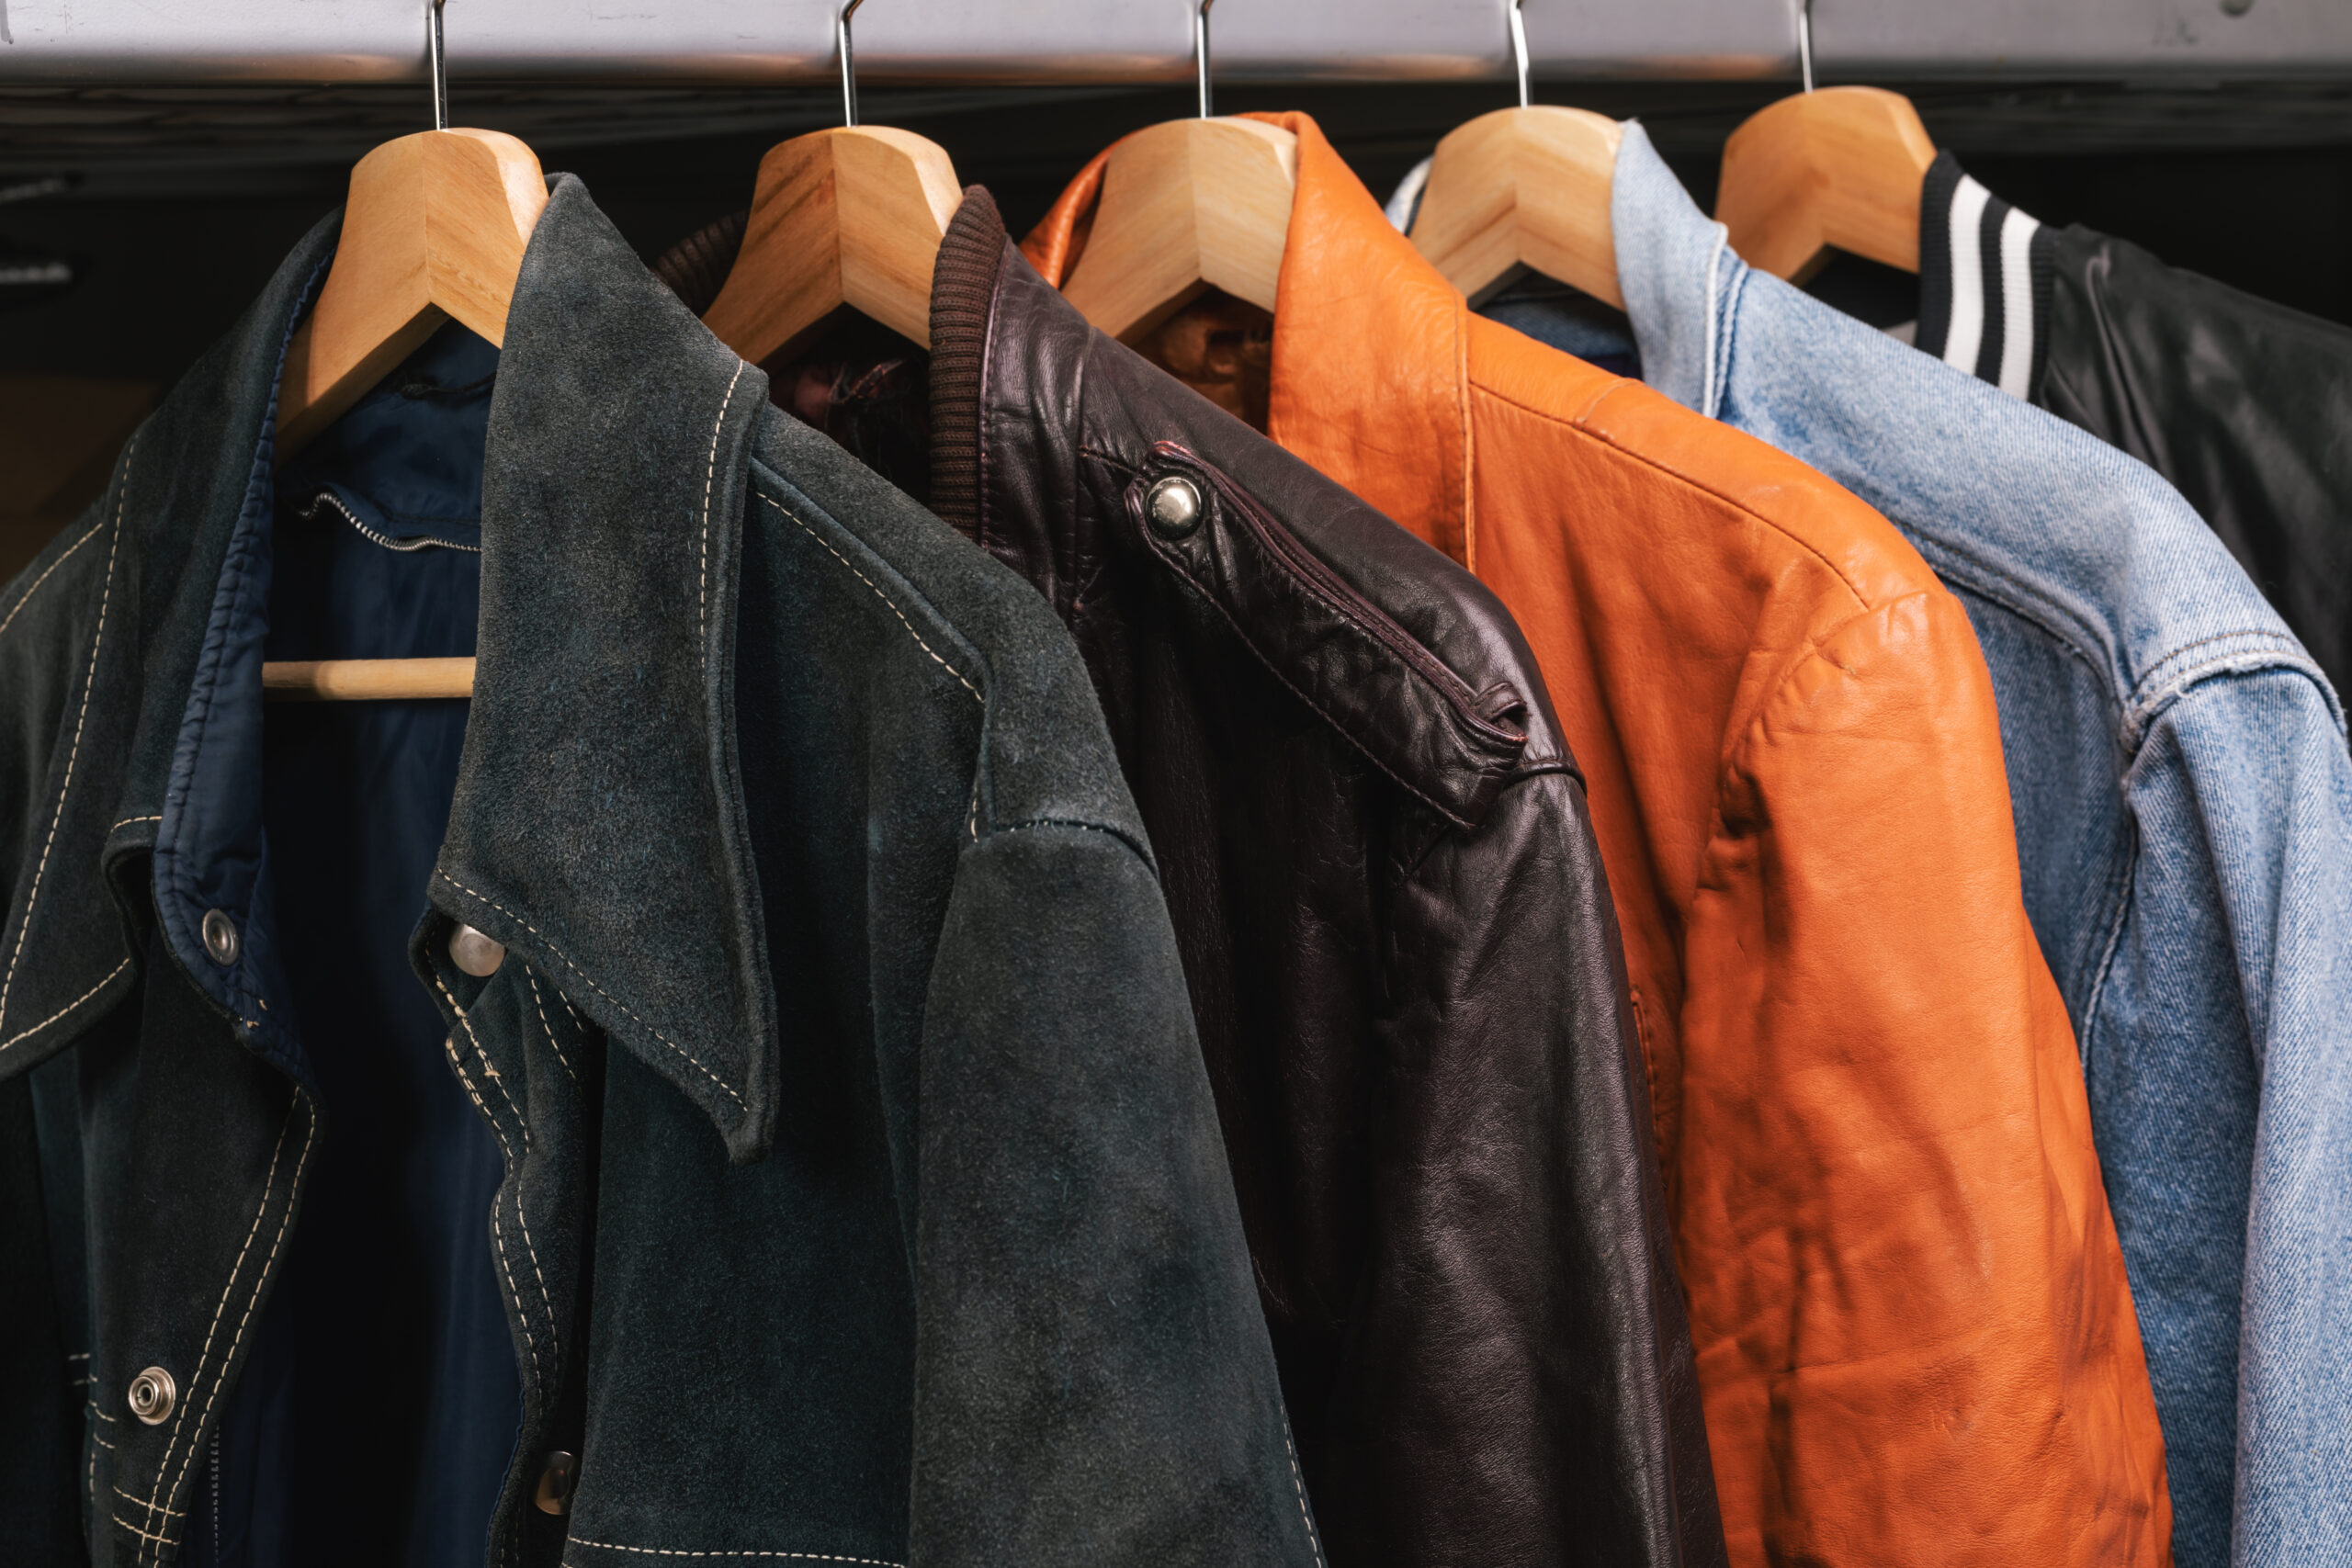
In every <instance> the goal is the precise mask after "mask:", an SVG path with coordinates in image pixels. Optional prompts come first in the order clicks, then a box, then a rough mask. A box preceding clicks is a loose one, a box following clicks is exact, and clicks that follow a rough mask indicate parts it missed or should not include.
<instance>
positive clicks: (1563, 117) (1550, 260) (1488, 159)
mask: <svg viewBox="0 0 2352 1568" xmlns="http://www.w3.org/2000/svg"><path fill="white" fill-rule="evenodd" d="M1623 135H1624V132H1623V128H1622V127H1621V126H1620V125H1619V124H1618V123H1617V122H1616V121H1615V120H1613V119H1611V118H1608V117H1607V116H1606V115H1598V114H1594V113H1592V112H1591V111H1589V110H1587V109H1574V108H1564V107H1558V106H1556V105H1550V104H1544V105H1537V106H1533V107H1527V108H1509V109H1497V110H1495V111H1494V112H1493V113H1492V114H1483V115H1480V116H1479V117H1478V118H1476V119H1474V120H1472V121H1470V122H1469V123H1468V124H1466V125H1463V126H1459V127H1457V128H1456V129H1454V130H1453V131H1451V132H1449V133H1448V134H1447V136H1446V138H1445V139H1444V140H1443V141H1440V142H1439V143H1438V144H1437V151H1436V152H1435V153H1434V154H1432V155H1431V157H1430V175H1429V184H1428V185H1427V186H1425V187H1424V188H1423V192H1422V196H1421V206H1420V211H1419V215H1418V216H1417V217H1416V218H1415V219H1414V221H1413V232H1412V238H1413V244H1414V246H1415V247H1416V248H1417V249H1419V251H1420V253H1421V254H1423V255H1424V256H1427V257H1428V258H1429V260H1430V265H1433V266H1435V267H1436V268H1437V269H1438V270H1439V271H1440V272H1442V273H1443V274H1445V276H1446V278H1447V280H1448V281H1449V282H1451V283H1452V284H1453V286H1454V287H1455V288H1458V289H1460V290H1461V291H1462V292H1463V293H1464V295H1466V296H1468V298H1469V299H1470V300H1471V302H1472V303H1474V304H1476V303H1477V302H1478V301H1479V300H1481V299H1483V298H1484V297H1486V296H1487V295H1488V294H1490V293H1492V292H1493V291H1494V290H1495V289H1496V288H1498V287H1500V286H1501V285H1502V284H1504V283H1505V282H1507V281H1509V279H1510V276H1512V274H1513V273H1514V272H1515V271H1516V269H1517V268H1519V267H1521V266H1525V267H1528V268H1530V269H1532V270H1533V271H1535V272H1539V273H1542V274H1543V275H1544V276H1546V277H1551V278H1556V279H1557V280H1558V281H1560V282H1562V283H1566V284H1568V285H1570V286H1572V287H1574V288H1580V289H1582V290H1583V291H1584V292H1586V293H1587V294H1590V295H1593V296H1594V297H1596V298H1598V299H1605V300H1607V301H1608V302H1609V303H1610V304H1611V305H1616V306H1620V307H1622V306H1623V304H1624V302H1625V299H1624V294H1623V290H1621V289H1620V288H1618V285H1617V247H1616V237H1615V231H1614V229H1613V227H1612V226H1611V222H1610V218H1609V200H1610V192H1611V188H1612V186H1613V182H1614V181H1615V178H1616V173H1617V146H1618V143H1619V142H1620V141H1622V140H1623Z"/></svg>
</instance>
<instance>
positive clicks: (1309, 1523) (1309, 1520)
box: [1283, 1416, 1323, 1562]
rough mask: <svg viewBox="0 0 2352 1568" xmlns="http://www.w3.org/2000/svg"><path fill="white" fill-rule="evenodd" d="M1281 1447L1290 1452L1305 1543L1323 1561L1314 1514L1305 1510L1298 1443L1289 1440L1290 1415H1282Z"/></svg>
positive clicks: (1291, 1478) (1293, 1486)
mask: <svg viewBox="0 0 2352 1568" xmlns="http://www.w3.org/2000/svg"><path fill="white" fill-rule="evenodd" d="M1283 1448H1284V1449H1286V1450H1289V1453H1290V1484H1291V1489H1292V1490H1293V1491H1295V1492H1296V1493H1297V1494H1298V1518H1299V1522H1300V1523H1301V1524H1303V1525H1305V1526H1306V1544H1307V1546H1308V1547H1309V1548H1310V1549H1312V1550H1313V1551H1314V1553H1315V1561H1316V1562H1322V1561H1323V1540H1322V1538H1321V1537H1319V1536H1317V1534H1316V1533H1315V1516H1314V1515H1312V1514H1310V1513H1308V1512H1307V1511H1306V1478H1305V1477H1303V1476H1301V1475H1300V1474H1299V1473H1298V1445H1297V1444H1295V1443H1294V1442H1292V1441H1291V1440H1290V1417H1289V1416H1283Z"/></svg>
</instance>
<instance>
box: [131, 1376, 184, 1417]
mask: <svg viewBox="0 0 2352 1568" xmlns="http://www.w3.org/2000/svg"><path fill="white" fill-rule="evenodd" d="M179 1398H180V1391H179V1388H178V1386H177V1385H176V1384H175V1383H174V1382H172V1374H171V1373H169V1372H167V1371H164V1369H163V1368H161V1367H150V1368H148V1369H147V1370H146V1371H143V1372H141V1373H140V1374H139V1375H138V1376H137V1377H135V1378H133V1379H131V1380H130V1413H131V1414H132V1415H133V1416H138V1417H139V1418H140V1419H141V1421H144V1422H145V1423H147V1425H149V1426H150V1427H160V1426H162V1425H163V1424H164V1422H166V1421H168V1420H170V1419H171V1417H172V1406H173V1405H175V1404H178V1403H179Z"/></svg>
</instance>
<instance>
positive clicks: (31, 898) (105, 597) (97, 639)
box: [0, 436, 139, 1044]
mask: <svg viewBox="0 0 2352 1568" xmlns="http://www.w3.org/2000/svg"><path fill="white" fill-rule="evenodd" d="M138 448H139V438H138V437H137V436H133V437H131V441H130V446H127V447H125V448H123V453H122V486H121V489H120V491H118V493H117V495H116V498H115V508H114V540H113V542H112V543H111V544H110V545H108V546H107V574H106V578H105V581H104V582H103V583H102V585H101V586H100V587H99V590H98V628H97V630H96V631H95V632H93V633H91V634H90V671H89V673H88V674H86V675H85V676H84V677H83V678H82V706H81V709H80V711H79V712H77V713H76V714H75V715H74V745H73V747H72V749H71V750H68V751H67V752H66V753H65V777H64V778H63V779H62V780H61V781H60V782H59V784H58V786H57V806H56V808H55V809H54V810H52V811H51V813H50V817H49V836H48V837H47V838H45V839H43V840H41V845H40V864H39V865H38V866H36V867H35V868H34V869H33V885H32V889H31V891H30V892H28V893H27V894H26V895H25V915H24V920H23V923H21V924H20V925H18V926H17V945H16V948H15V950H14V951H13V952H11V953H9V954H8V973H7V975H6V976H0V1024H6V1022H7V1021H8V990H9V987H12V986H14V985H15V984H16V983H17V964H18V963H19V962H21V961H22V960H23V958H24V956H25V934H26V933H27V932H28V931H31V930H32V929H33V908H34V906H35V905H37V904H39V903H40V884H41V878H42V876H43V875H44V874H46V873H47V872H48V870H49V852H50V851H51V849H53V848H55V847H56V844H57V825H58V824H59V823H60V822H62V821H63V820H64V819H65V797H66V795H68V794H69V793H71V792H72V790H73V788H74V766H75V765H76V764H77V763H78V762H79V761H81V758H82V727H83V726H84V725H85V724H86V723H88V722H89V717H90V691H91V688H92V687H94V686H96V684H97V683H98V651H99V649H103V648H104V647H105V646H106V641H107V605H108V604H112V603H113V601H114V563H115V558H117V557H118V556H119V555H120V554H121V553H122V511H123V506H124V504H125V502H128V501H129V500H130V457H131V454H132V453H133V452H135V451H137V450H138ZM92 532H96V530H95V529H94V530H92ZM82 537H83V538H85V539H86V538H88V537H89V535H88V534H85V535H83V536H82ZM51 570H55V568H54V566H53V565H52V567H51ZM42 575H43V576H47V575H48V573H47V572H44V573H42ZM14 618H15V613H14V612H13V611H12V612H10V619H14ZM4 624H5V623H0V625H4ZM113 977H114V976H111V975H109V976H107V979H109V980H110V979H112V978H113ZM98 983H99V984H100V985H104V984H105V983H106V981H104V980H101V981H100V982H98ZM23 1038H24V1036H23V1035H21V1034H20V1035H18V1036H17V1039H18V1040H21V1039H23ZM10 1043H11V1044H13V1043H15V1042H14V1041H11V1042H10Z"/></svg>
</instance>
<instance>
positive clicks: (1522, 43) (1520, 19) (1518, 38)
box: [1510, 0, 1533, 108]
mask: <svg viewBox="0 0 2352 1568" xmlns="http://www.w3.org/2000/svg"><path fill="white" fill-rule="evenodd" d="M1526 4H1527V0H1510V58H1511V63H1512V64H1514V65H1516V66H1518V67H1519V107H1521V108H1526V107H1528V106H1529V105H1530V104H1531V103H1532V101H1533V100H1532V98H1531V97H1530V96H1528V91H1527V17H1526V15H1525V11H1524V8H1525V6H1526Z"/></svg>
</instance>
